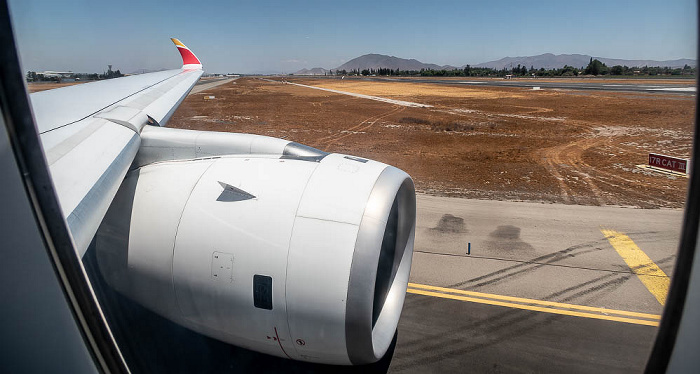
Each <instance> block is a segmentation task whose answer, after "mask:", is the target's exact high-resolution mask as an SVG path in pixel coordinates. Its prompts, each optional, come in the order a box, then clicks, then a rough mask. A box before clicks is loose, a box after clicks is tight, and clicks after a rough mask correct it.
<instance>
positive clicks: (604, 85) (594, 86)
mask: <svg viewBox="0 0 700 374" xmlns="http://www.w3.org/2000/svg"><path fill="white" fill-rule="evenodd" d="M304 78H317V79H339V78H336V77H333V78H322V77H304ZM345 79H350V80H353V79H357V80H365V81H373V82H407V83H423V84H426V83H428V84H447V85H452V86H460V85H461V86H465V87H468V86H492V87H518V88H530V89H532V88H534V87H539V88H540V89H549V90H552V89H555V90H583V91H613V92H637V93H655V94H676V95H695V93H696V91H695V85H694V84H690V85H686V84H648V83H645V84H638V83H611V82H606V80H604V79H597V78H591V79H590V80H589V81H586V82H570V81H568V80H567V79H561V80H560V81H556V82H552V81H551V79H548V80H549V81H542V80H541V79H537V78H534V79H533V78H516V79H478V80H476V79H469V77H465V78H464V79H463V80H454V79H439V78H415V79H414V78H411V79H397V78H383V77H363V78H356V77H345ZM690 82H693V83H694V81H692V80H690Z"/></svg>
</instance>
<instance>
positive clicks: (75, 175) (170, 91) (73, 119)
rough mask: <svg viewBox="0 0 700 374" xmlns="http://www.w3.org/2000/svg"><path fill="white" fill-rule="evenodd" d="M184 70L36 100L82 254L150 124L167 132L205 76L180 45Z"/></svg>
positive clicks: (54, 93) (66, 213) (45, 95)
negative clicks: (178, 111)
mask: <svg viewBox="0 0 700 374" xmlns="http://www.w3.org/2000/svg"><path fill="white" fill-rule="evenodd" d="M172 41H173V43H175V46H176V47H177V49H178V51H179V52H180V54H181V56H182V62H183V66H182V68H181V69H176V70H168V71H161V72H156V73H149V74H142V75H134V76H128V77H123V78H116V79H109V80H104V81H98V82H92V83H86V84H80V85H75V86H70V87H64V88H60V89H56V90H48V91H42V92H37V93H34V94H31V96H30V97H31V102H32V107H33V111H34V116H35V119H36V125H37V128H38V132H39V134H40V138H41V143H42V145H43V148H44V154H45V155H46V160H47V164H48V165H49V170H50V173H51V176H52V178H53V182H54V187H55V190H56V194H57V196H58V200H59V203H60V205H61V210H62V211H63V216H64V217H65V218H66V221H67V223H68V227H69V229H70V232H71V234H72V236H73V239H74V241H75V248H76V251H77V252H78V254H79V255H80V256H81V257H82V255H83V254H84V253H85V251H86V250H87V247H88V245H89V244H90V241H91V240H92V238H93V237H94V235H95V232H96V231H97V228H98V227H99V225H100V222H101V221H102V218H103V217H104V215H105V212H106V211H107V208H108V207H109V205H110V203H111V201H112V199H113V198H114V195H115V194H116V192H117V190H118V188H119V185H120V184H121V182H122V180H123V179H124V176H125V175H126V172H127V171H128V168H129V166H130V165H131V163H132V161H133V160H134V157H135V155H136V153H137V151H138V149H139V145H140V143H141V137H140V134H141V130H142V129H143V127H144V126H146V125H147V124H155V125H161V126H162V125H165V124H166V123H167V122H168V120H169V119H170V117H171V116H172V114H173V112H174V111H175V109H177V107H178V106H179V105H180V103H181V102H182V100H183V99H184V98H185V97H186V96H187V94H188V93H189V92H190V90H191V89H192V87H193V86H194V84H195V83H196V82H197V81H198V80H199V77H200V76H201V75H202V73H203V70H202V64H201V63H200V61H199V59H197V57H196V56H195V55H194V53H192V51H190V49H189V48H187V47H186V46H185V45H184V44H183V43H182V42H180V41H179V40H177V39H174V38H173V39H172Z"/></svg>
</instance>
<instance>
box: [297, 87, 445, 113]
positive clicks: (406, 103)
mask: <svg viewBox="0 0 700 374" xmlns="http://www.w3.org/2000/svg"><path fill="white" fill-rule="evenodd" d="M286 83H287V84H293V85H295V86H299V87H306V88H313V89H315V90H321V91H328V92H333V93H337V94H341V95H349V96H354V97H359V98H362V99H369V100H376V101H383V102H385V103H389V104H394V105H401V106H407V107H413V108H432V107H433V106H432V105H428V104H420V103H414V102H410V101H403V100H394V99H387V98H385V97H379V96H370V95H363V94H358V93H354V92H347V91H338V90H333V89H330V88H322V87H316V86H307V85H305V84H299V83H292V82H286Z"/></svg>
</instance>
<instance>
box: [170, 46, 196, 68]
mask: <svg viewBox="0 0 700 374" xmlns="http://www.w3.org/2000/svg"><path fill="white" fill-rule="evenodd" d="M170 40H171V41H172V42H173V44H175V47H177V51H178V52H180V56H182V68H183V69H202V63H201V62H200V61H199V59H198V58H197V56H195V55H194V53H193V52H192V51H191V50H190V49H189V48H187V46H186V45H185V44H184V43H183V42H181V41H180V40H179V39H178V38H170Z"/></svg>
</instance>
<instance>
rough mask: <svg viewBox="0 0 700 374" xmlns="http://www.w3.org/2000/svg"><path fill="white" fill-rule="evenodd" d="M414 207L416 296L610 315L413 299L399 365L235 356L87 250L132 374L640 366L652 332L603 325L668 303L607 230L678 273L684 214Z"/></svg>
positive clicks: (495, 205)
mask: <svg viewBox="0 0 700 374" xmlns="http://www.w3.org/2000/svg"><path fill="white" fill-rule="evenodd" d="M417 202H418V207H417V209H418V218H417V229H416V246H415V254H414V261H413V267H412V272H411V279H410V282H411V283H410V287H409V290H410V289H411V288H414V289H415V287H419V286H439V287H445V289H448V290H460V291H461V290H465V292H480V293H482V294H484V295H487V297H492V298H498V297H502V296H506V297H516V298H527V299H526V300H534V301H531V302H540V301H543V302H551V303H554V304H556V305H559V304H558V303H567V304H566V305H569V304H575V305H578V306H585V307H593V308H606V309H605V310H606V312H605V313H600V314H590V316H592V318H591V317H590V316H588V317H587V316H577V315H568V314H558V312H556V310H560V311H563V312H562V313H569V310H568V309H566V308H559V309H551V310H555V312H551V310H550V309H549V308H544V309H543V311H538V310H528V309H519V308H518V307H509V306H502V305H491V304H488V302H486V303H485V302H482V301H479V300H487V301H488V299H475V301H465V300H455V299H449V298H444V297H441V296H437V297H435V296H426V295H421V294H415V293H410V291H409V294H408V295H407V299H406V302H405V306H404V312H403V314H402V317H401V321H400V323H399V329H398V339H397V344H396V347H395V352H394V354H393V356H392V357H391V359H389V358H386V359H385V360H383V361H380V362H379V363H378V364H376V365H371V366H367V367H359V368H352V367H334V366H326V365H313V364H308V363H300V362H293V361H289V360H285V359H280V358H276V357H270V356H266V355H263V354H259V353H255V352H251V351H247V350H245V349H240V348H236V347H233V346H230V345H227V344H224V343H221V342H218V341H216V340H213V339H209V338H206V337H204V336H201V335H199V334H196V333H193V332H191V331H189V330H187V329H185V328H182V327H180V326H178V325H175V324H173V323H171V322H169V321H167V320H165V319H163V318H161V317H159V316H157V315H154V314H152V313H151V312H149V311H147V310H145V309H143V308H142V307H140V306H139V305H136V304H134V303H133V302H131V301H129V300H128V299H126V298H124V297H122V296H120V295H118V294H116V293H115V292H113V291H112V290H111V289H110V288H109V287H108V286H107V285H106V284H105V283H104V282H103V281H102V279H101V276H100V274H99V271H97V270H96V267H95V263H94V258H93V255H94V254H93V251H92V250H90V251H88V253H87V254H86V257H85V259H84V262H85V264H86V268H87V270H88V273H89V274H90V275H91V278H92V281H93V284H94V286H95V290H96V292H97V294H98V295H99V296H100V298H101V300H103V304H104V306H105V313H106V315H107V318H108V320H109V321H110V324H111V326H112V329H113V333H114V334H115V336H116V338H117V341H118V342H120V348H121V349H122V352H123V354H124V356H125V357H126V359H127V362H128V363H129V364H130V365H131V366H132V369H134V372H270V373H272V372H294V373H310V372H334V373H336V372H363V373H364V372H380V373H384V372H387V371H388V372H391V373H399V372H400V373H405V372H409V373H425V372H464V371H473V372H493V373H500V372H571V373H599V372H605V373H613V372H619V373H630V372H631V373H634V372H641V371H642V370H643V368H644V365H645V362H646V359H647V356H648V354H649V352H650V350H651V345H652V342H653V339H654V336H655V334H656V327H654V326H648V325H643V324H638V323H634V322H632V323H629V322H621V321H617V320H603V319H600V318H609V317H610V315H611V313H612V312H615V311H623V312H638V313H649V314H660V313H661V311H662V306H661V304H660V303H659V302H658V301H657V300H656V299H655V298H654V297H653V296H652V294H651V293H650V292H649V290H648V289H647V288H646V287H645V285H644V284H643V283H642V282H641V281H640V279H639V278H638V277H637V275H635V274H634V273H633V272H632V270H630V268H629V267H628V266H627V265H626V263H625V261H623V259H622V258H621V257H620V255H618V253H617V252H616V251H615V249H614V248H613V247H612V246H611V244H610V243H609V242H608V239H606V237H605V235H604V234H603V232H602V231H601V228H607V229H612V230H617V231H619V232H621V233H625V234H627V235H629V237H630V238H631V239H632V240H633V241H634V242H635V243H636V244H637V245H638V246H639V248H640V249H642V250H643V251H644V252H645V253H646V254H647V255H648V256H649V258H651V259H652V260H653V261H654V262H655V263H656V264H658V265H659V267H660V268H661V269H663V271H664V272H666V274H669V275H670V274H672V271H673V262H674V260H675V251H676V246H677V240H678V235H679V230H680V222H681V220H682V211H680V210H669V209H666V210H663V209H662V210H640V209H633V208H622V207H588V206H576V205H560V204H538V203H524V202H502V201H482V200H468V199H455V198H443V197H433V196H426V195H419V196H418V201H417ZM469 243H471V248H469ZM468 250H469V254H467V251H468ZM444 294H446V293H440V294H436V295H444ZM514 305H515V304H514ZM527 307H529V306H527ZM634 320H635V319H632V321H634Z"/></svg>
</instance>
